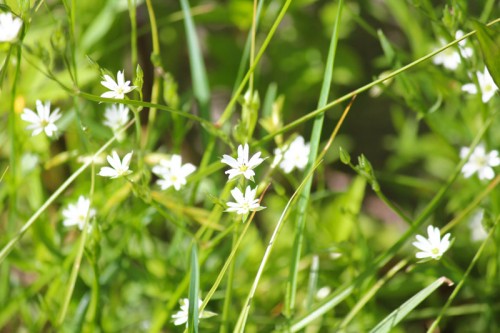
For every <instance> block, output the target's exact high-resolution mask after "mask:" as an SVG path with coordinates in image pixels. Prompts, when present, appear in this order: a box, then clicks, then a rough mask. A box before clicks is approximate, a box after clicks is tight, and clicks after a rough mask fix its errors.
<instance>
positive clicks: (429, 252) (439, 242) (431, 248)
mask: <svg viewBox="0 0 500 333" xmlns="http://www.w3.org/2000/svg"><path fill="white" fill-rule="evenodd" d="M427 235H428V238H425V237H423V236H421V235H417V236H416V238H417V241H416V242H413V246H415V247H416V248H418V249H419V250H420V251H421V252H417V253H416V254H415V256H416V257H417V258H418V259H436V260H439V259H440V258H441V256H442V255H443V253H445V252H446V250H448V248H449V247H450V234H449V233H447V234H446V235H444V237H443V238H442V239H441V234H440V231H439V228H434V227H433V226H432V225H430V226H428V227H427Z"/></svg>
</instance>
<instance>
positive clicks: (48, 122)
mask: <svg viewBox="0 0 500 333" xmlns="http://www.w3.org/2000/svg"><path fill="white" fill-rule="evenodd" d="M59 118H61V114H60V113H59V109H55V110H54V112H52V113H51V112H50V101H47V102H45V105H44V104H43V103H42V102H41V101H40V100H37V101H36V113H35V112H33V111H32V110H30V109H28V108H24V112H23V113H22V114H21V119H22V120H24V121H27V122H29V123H31V125H29V126H28V127H26V129H27V130H30V131H33V133H32V134H31V135H32V136H35V135H38V134H40V133H42V132H45V134H46V135H47V136H48V137H52V135H53V134H54V133H55V132H56V131H57V126H56V124H54V123H55V122H56V121H57V120H58V119H59Z"/></svg>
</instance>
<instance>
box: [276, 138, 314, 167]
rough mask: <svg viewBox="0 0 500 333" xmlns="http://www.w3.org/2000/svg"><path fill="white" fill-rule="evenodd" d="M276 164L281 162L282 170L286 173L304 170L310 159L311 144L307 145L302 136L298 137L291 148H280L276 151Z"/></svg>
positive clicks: (291, 144)
mask: <svg viewBox="0 0 500 333" xmlns="http://www.w3.org/2000/svg"><path fill="white" fill-rule="evenodd" d="M274 152H275V155H276V157H275V164H276V163H278V162H279V166H280V168H281V169H282V170H283V171H284V172H285V173H290V172H292V171H293V169H295V168H297V169H299V170H304V168H305V167H306V165H307V161H308V159H309V152H310V147H309V143H305V141H304V138H303V137H302V136H300V135H299V136H297V137H296V138H295V139H294V140H293V141H292V143H290V145H289V146H287V147H283V148H282V149H280V148H278V149H276V150H275V151H274Z"/></svg>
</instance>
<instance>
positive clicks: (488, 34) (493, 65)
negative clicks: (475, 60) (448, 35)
mask: <svg viewBox="0 0 500 333" xmlns="http://www.w3.org/2000/svg"><path fill="white" fill-rule="evenodd" d="M473 24H474V28H475V29H476V31H477V39H478V40H479V45H480V46H481V52H482V53H483V57H484V62H485V64H486V67H488V71H489V72H490V74H491V77H492V78H493V81H495V84H496V85H497V86H498V87H500V62H499V61H498V59H500V44H499V43H498V39H497V40H495V37H494V36H495V35H496V34H495V32H494V31H493V29H492V28H489V27H487V26H486V25H484V24H482V23H480V22H478V21H474V22H473Z"/></svg>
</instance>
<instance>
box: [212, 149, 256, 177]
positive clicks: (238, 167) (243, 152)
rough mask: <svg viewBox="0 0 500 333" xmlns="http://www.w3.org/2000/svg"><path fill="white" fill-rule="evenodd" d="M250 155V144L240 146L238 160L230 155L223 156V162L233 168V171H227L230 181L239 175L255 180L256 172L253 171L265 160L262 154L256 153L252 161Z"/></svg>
mask: <svg viewBox="0 0 500 333" xmlns="http://www.w3.org/2000/svg"><path fill="white" fill-rule="evenodd" d="M249 154H250V153H249V147H248V144H247V143H245V145H244V146H242V145H239V146H238V157H237V159H235V158H233V157H231V156H229V155H223V156H222V160H221V162H222V163H225V164H227V165H229V166H230V167H231V169H229V170H227V171H226V174H228V175H229V179H230V180H231V179H233V178H234V177H236V176H239V175H243V176H244V177H245V178H246V179H250V180H253V176H255V171H253V169H254V168H255V167H256V166H258V165H259V164H261V163H262V162H263V161H264V159H263V158H261V157H260V154H261V153H260V152H257V153H255V154H254V155H253V156H252V157H251V158H250V159H249V158H248V156H249Z"/></svg>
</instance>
